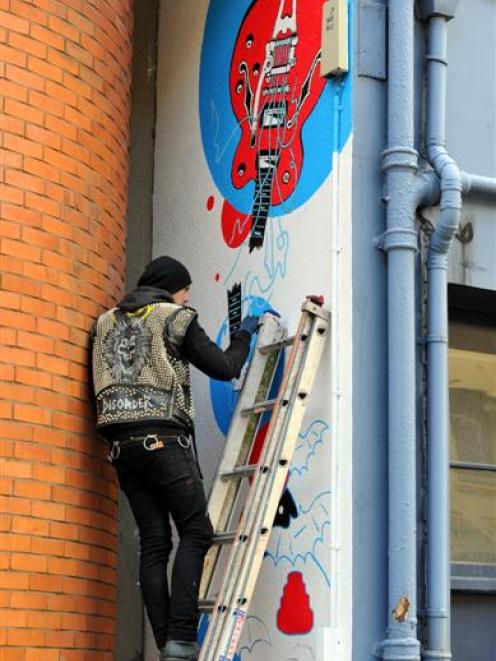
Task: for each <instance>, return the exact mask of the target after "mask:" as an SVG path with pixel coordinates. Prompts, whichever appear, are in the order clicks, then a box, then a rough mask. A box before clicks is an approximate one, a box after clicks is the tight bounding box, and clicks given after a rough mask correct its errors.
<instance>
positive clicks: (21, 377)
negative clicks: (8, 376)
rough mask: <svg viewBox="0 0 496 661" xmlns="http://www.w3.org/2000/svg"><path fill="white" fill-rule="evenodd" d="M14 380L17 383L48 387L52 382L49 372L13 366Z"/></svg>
mask: <svg viewBox="0 0 496 661" xmlns="http://www.w3.org/2000/svg"><path fill="white" fill-rule="evenodd" d="M15 380H16V381H17V382H18V383H24V384H26V385H28V386H36V387H38V388H50V386H51V384H52V377H51V375H50V374H48V373H47V372H44V371H42V370H35V369H29V368H27V367H16V368H15Z"/></svg>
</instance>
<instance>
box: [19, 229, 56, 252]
mask: <svg viewBox="0 0 496 661" xmlns="http://www.w3.org/2000/svg"><path fill="white" fill-rule="evenodd" d="M22 238H23V240H24V241H25V242H26V243H29V244H31V245H34V246H39V247H40V248H48V249H50V250H56V249H57V248H58V247H59V239H58V237H57V236H53V235H51V234H48V233H47V232H45V231H43V230H40V229H37V228H34V227H24V228H23V230H22Z"/></svg>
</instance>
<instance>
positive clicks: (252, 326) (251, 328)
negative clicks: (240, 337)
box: [239, 315, 260, 335]
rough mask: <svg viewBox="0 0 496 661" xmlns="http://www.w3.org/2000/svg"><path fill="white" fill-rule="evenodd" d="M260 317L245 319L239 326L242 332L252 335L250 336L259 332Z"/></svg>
mask: <svg viewBox="0 0 496 661" xmlns="http://www.w3.org/2000/svg"><path fill="white" fill-rule="evenodd" d="M259 320H260V317H257V316H255V315H248V316H247V317H245V318H244V319H243V321H242V322H241V324H240V326H239V330H240V331H243V330H244V331H247V332H248V333H250V335H253V334H254V333H256V332H257V331H258V324H259Z"/></svg>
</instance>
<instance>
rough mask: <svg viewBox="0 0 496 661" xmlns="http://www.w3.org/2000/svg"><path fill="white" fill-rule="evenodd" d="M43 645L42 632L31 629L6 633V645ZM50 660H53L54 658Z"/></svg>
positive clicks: (11, 630) (43, 635)
mask: <svg viewBox="0 0 496 661" xmlns="http://www.w3.org/2000/svg"><path fill="white" fill-rule="evenodd" d="M44 644H45V632H44V631H36V630H32V629H10V630H8V631H7V645H23V646H32V645H33V646H41V645H44ZM38 658H39V657H38ZM52 658H53V659H55V657H52Z"/></svg>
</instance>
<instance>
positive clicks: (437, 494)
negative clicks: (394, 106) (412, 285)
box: [422, 3, 462, 661]
mask: <svg viewBox="0 0 496 661" xmlns="http://www.w3.org/2000/svg"><path fill="white" fill-rule="evenodd" d="M433 4H434V5H435V4H436V3H433ZM448 4H449V3H448ZM455 4H456V3H455ZM452 15H453V14H452V13H451V14H450V15H446V14H445V15H443V13H442V12H441V13H434V12H433V13H432V14H431V15H430V18H429V39H428V54H427V59H428V76H427V80H428V83H427V84H428V91H427V106H428V108H427V155H428V159H429V161H430V163H431V165H432V167H433V168H434V170H435V172H436V174H437V175H438V176H439V178H440V182H441V183H440V186H441V201H440V215H439V221H438V223H437V225H436V228H435V231H434V233H433V235H432V238H431V245H430V251H429V257H428V263H427V269H428V303H427V305H428V313H427V315H428V335H427V351H428V353H427V356H428V395H427V398H428V402H427V415H428V422H427V426H428V432H427V442H428V450H427V453H428V454H427V456H428V524H427V528H428V560H427V625H428V633H427V649H425V650H424V651H423V654H422V658H423V659H424V660H425V661H427V660H434V659H437V660H439V659H451V658H452V657H451V652H450V520H449V506H450V501H449V400H448V397H449V391H448V383H449V382H448V300H447V289H448V287H447V285H448V251H449V248H450V245H451V242H452V239H453V237H454V234H455V231H456V230H457V228H458V225H459V222H460V213H461V207H462V177H461V173H460V170H459V169H458V166H457V164H456V163H455V161H454V160H453V159H452V158H451V157H450V156H449V154H448V152H447V151H446V147H445V144H446V125H445V122H446V69H447V49H446V45H447V21H448V20H449V18H451V17H452Z"/></svg>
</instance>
